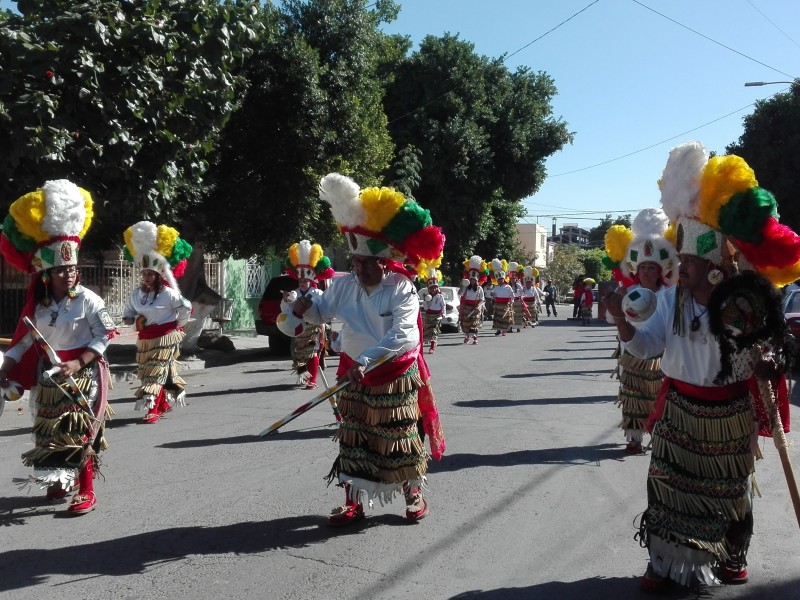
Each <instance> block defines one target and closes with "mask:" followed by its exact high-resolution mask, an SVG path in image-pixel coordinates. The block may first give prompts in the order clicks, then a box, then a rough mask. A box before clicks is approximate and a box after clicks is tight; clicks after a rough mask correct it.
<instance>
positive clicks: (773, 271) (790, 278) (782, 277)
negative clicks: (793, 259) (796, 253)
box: [758, 262, 800, 287]
mask: <svg viewBox="0 0 800 600" xmlns="http://www.w3.org/2000/svg"><path fill="white" fill-rule="evenodd" d="M758 272H759V273H761V274H762V275H763V276H764V277H766V278H767V279H769V280H770V281H771V282H772V283H774V284H775V285H776V286H778V287H782V286H784V285H789V284H790V283H793V282H795V281H797V280H798V279H800V262H798V263H795V264H793V265H791V266H789V267H764V268H763V269H759V271H758Z"/></svg>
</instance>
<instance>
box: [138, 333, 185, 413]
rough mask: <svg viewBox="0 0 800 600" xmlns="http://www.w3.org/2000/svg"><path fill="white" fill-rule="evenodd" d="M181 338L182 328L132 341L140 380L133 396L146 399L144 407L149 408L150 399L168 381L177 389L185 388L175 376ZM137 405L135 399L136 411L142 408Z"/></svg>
mask: <svg viewBox="0 0 800 600" xmlns="http://www.w3.org/2000/svg"><path fill="white" fill-rule="evenodd" d="M184 337H185V334H184V333H183V331H180V330H178V329H174V330H172V331H170V332H169V333H167V334H165V335H162V336H161V337H158V338H153V339H150V340H142V339H139V340H137V341H136V363H137V364H138V365H139V368H138V370H137V374H138V376H139V379H140V380H141V382H142V383H141V385H140V386H139V388H138V389H137V390H136V391H135V392H134V396H135V397H136V398H140V399H142V400H146V404H147V408H152V403H151V402H150V399H153V400H155V398H156V397H158V395H159V393H160V392H161V388H162V387H164V386H165V385H167V384H169V386H170V387H174V388H175V389H176V390H177V391H178V392H180V391H182V390H183V388H184V387H186V382H185V381H184V380H183V378H182V377H181V376H180V375H178V358H179V356H180V351H181V342H182V341H183V338H184ZM141 404H142V403H141V402H137V404H136V409H137V410H140V409H141V408H142V406H141Z"/></svg>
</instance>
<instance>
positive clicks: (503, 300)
mask: <svg viewBox="0 0 800 600" xmlns="http://www.w3.org/2000/svg"><path fill="white" fill-rule="evenodd" d="M511 300H513V298H495V299H494V303H495V304H508V303H509V302H511Z"/></svg>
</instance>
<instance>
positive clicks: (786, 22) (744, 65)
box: [386, 0, 800, 229]
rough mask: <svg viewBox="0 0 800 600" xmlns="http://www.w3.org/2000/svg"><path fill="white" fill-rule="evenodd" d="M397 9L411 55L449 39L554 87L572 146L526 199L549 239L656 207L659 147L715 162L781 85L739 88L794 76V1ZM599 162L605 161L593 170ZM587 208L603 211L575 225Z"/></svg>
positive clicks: (424, 2)
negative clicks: (709, 154) (428, 42)
mask: <svg viewBox="0 0 800 600" xmlns="http://www.w3.org/2000/svg"><path fill="white" fill-rule="evenodd" d="M401 4H402V6H403V9H402V11H401V13H400V15H399V18H398V19H397V20H396V21H395V22H394V23H392V24H391V25H389V26H388V27H387V28H386V30H387V31H391V32H394V33H404V34H407V35H410V36H411V37H412V40H414V42H415V48H416V47H417V46H418V43H419V41H421V40H422V38H424V36H425V35H428V34H432V35H437V36H438V35H442V34H443V33H445V32H450V33H453V34H459V37H460V38H461V39H464V40H468V41H470V42H472V43H473V44H474V45H475V51H476V52H477V53H479V54H483V55H486V56H490V57H499V56H500V55H501V54H503V53H506V54H511V53H513V52H516V51H517V50H520V49H521V50H520V51H519V52H517V53H516V54H514V55H513V56H511V57H510V58H508V60H507V61H506V64H507V66H508V67H509V68H510V69H512V70H513V69H515V68H516V67H517V66H519V65H526V66H528V67H530V68H531V69H533V70H534V71H545V72H547V73H548V74H549V75H550V76H551V77H552V78H553V79H554V81H555V84H556V87H557V88H558V92H559V95H558V96H557V97H556V98H555V99H554V101H553V108H554V114H555V115H556V116H559V117H561V118H563V119H564V120H565V121H566V122H567V123H568V125H569V130H570V131H573V132H574V133H575V140H574V143H573V144H572V145H571V146H566V147H565V148H564V149H563V150H562V151H561V152H559V153H557V154H556V155H554V156H553V157H551V158H550V159H549V160H548V161H547V171H548V179H547V181H546V182H545V183H544V184H543V185H542V187H541V188H540V190H539V191H538V192H537V193H536V194H535V195H534V196H532V197H530V198H528V199H527V200H526V201H525V205H526V207H527V209H528V217H527V219H526V221H527V222H537V217H538V222H539V223H540V224H543V225H545V226H547V227H548V229H549V228H550V226H551V225H552V221H553V217H552V215H558V217H557V224H558V225H559V226H560V225H561V224H564V223H579V224H580V225H581V226H582V227H586V228H591V227H594V226H596V225H597V224H598V221H599V219H600V218H601V217H602V216H603V214H605V213H606V212H611V213H617V212H623V213H624V212H631V213H633V214H634V216H635V213H636V212H637V210H638V209H642V208H645V207H648V206H658V205H659V193H658V187H657V184H656V181H657V180H658V178H659V177H660V176H661V171H662V170H663V168H664V164H665V163H666V160H667V155H668V152H669V150H670V148H672V147H674V146H676V145H677V144H679V143H681V142H684V141H688V140H692V139H697V140H699V141H701V142H702V143H703V144H705V146H706V147H707V148H708V149H710V150H716V151H717V152H719V153H724V151H725V146H726V145H727V144H729V143H731V142H734V141H736V140H738V138H739V136H740V135H741V134H742V117H743V116H745V115H747V114H749V113H751V112H752V111H753V109H754V107H753V106H752V104H753V103H754V102H755V101H756V100H758V99H764V98H768V97H770V96H771V95H772V94H775V93H778V92H781V91H784V90H787V89H788V87H789V86H788V85H771V86H764V87H745V86H744V83H745V82H748V81H790V80H791V79H793V78H794V77H796V76H800V2H797V1H796V0H703V1H699V0H670V1H664V0H662V1H657V0H639V1H634V0H599V1H597V2H594V1H593V0H548V1H545V0H492V1H488V0H406V1H401ZM586 7H588V8H586ZM648 7H649V8H648ZM584 8H585V9H586V10H584V11H583V12H580V14H577V15H576V13H579V11H581V10H582V9H584ZM650 9H655V10H657V11H658V12H659V13H661V15H664V16H661V15H659V14H656V13H655V12H653V11H652V10H650ZM573 15H576V16H574V17H573V18H572V19H571V20H569V21H568V22H567V23H565V24H563V25H561V26H559V24H560V23H562V22H563V21H565V20H567V19H569V18H570V17H571V16H573ZM669 19H672V21H671V20H669ZM557 26H558V27H557ZM556 27H557V28H556ZM553 28H556V29H555V30H554V31H551V32H550V33H547V32H548V31H550V30H551V29H553ZM687 28H688V29H687ZM689 29H692V30H694V32H692V31H690V30H689ZM695 32H696V33H695ZM544 34H547V35H544ZM543 35H544V37H541V36H543ZM703 36H705V37H703ZM540 37H541V39H539V40H538V41H536V42H534V43H533V44H531V42H533V41H534V40H536V39H537V38H540ZM708 38H710V39H708ZM712 40H713V41H712ZM528 44H530V45H528ZM723 45H724V46H727V47H728V48H725V47H723ZM526 46H527V47H526ZM743 55H746V56H743ZM747 57H750V58H747ZM756 61H758V62H756ZM759 63H763V64H759ZM787 74H788V76H787ZM726 115H727V116H726ZM646 148H649V149H646ZM626 155H630V156H627V157H626V158H619V157H623V156H626ZM617 158H619V160H614V159H617ZM607 161H611V162H607ZM599 163H606V164H603V165H601V166H594V165H598V164H599ZM588 167H591V168H588ZM756 176H758V173H756ZM419 200H420V202H421V203H423V204H424V199H423V198H420V199H419ZM594 211H600V212H601V213H602V214H599V215H598V214H582V215H576V214H574V213H589V212H594Z"/></svg>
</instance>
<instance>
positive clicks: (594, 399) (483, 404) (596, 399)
mask: <svg viewBox="0 0 800 600" xmlns="http://www.w3.org/2000/svg"><path fill="white" fill-rule="evenodd" d="M616 399H617V397H616V396H574V397H571V398H529V399H527V400H509V399H507V398H498V399H492V400H489V399H483V398H482V399H478V400H459V401H457V402H453V403H452V406H460V407H462V408H508V407H512V408H514V407H520V406H545V405H550V404H555V405H558V404H603V403H605V402H614V401H615V400H616Z"/></svg>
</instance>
